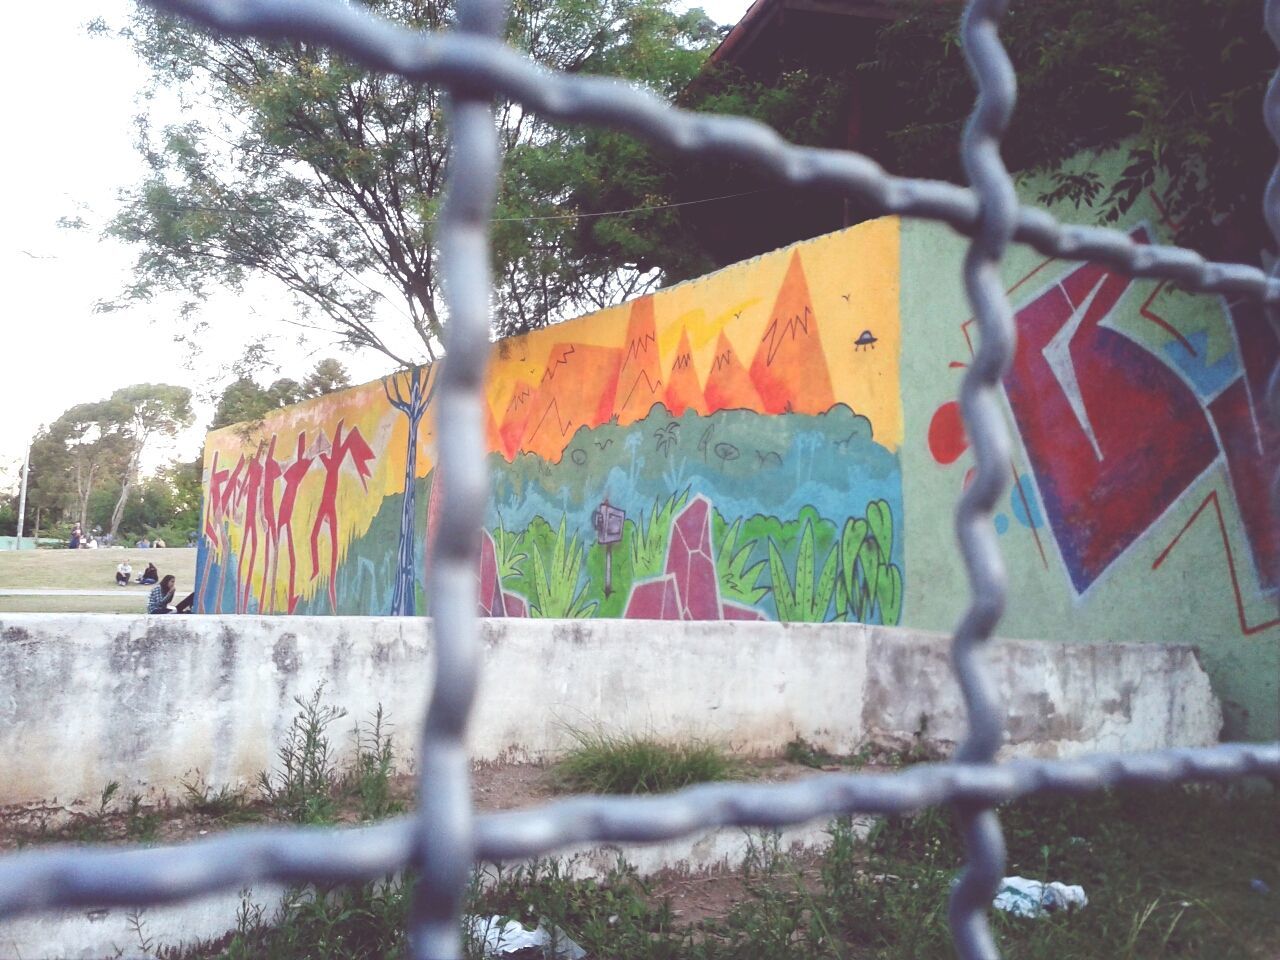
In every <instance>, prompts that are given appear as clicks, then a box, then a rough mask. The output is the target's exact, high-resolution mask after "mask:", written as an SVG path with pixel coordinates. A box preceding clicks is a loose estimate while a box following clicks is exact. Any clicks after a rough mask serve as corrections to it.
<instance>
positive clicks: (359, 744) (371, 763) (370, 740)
mask: <svg viewBox="0 0 1280 960" xmlns="http://www.w3.org/2000/svg"><path fill="white" fill-rule="evenodd" d="M353 736H354V738H355V747H356V755H355V761H354V762H353V764H352V767H351V769H350V770H349V771H348V773H347V776H346V785H347V790H348V792H349V793H350V794H351V795H352V796H354V797H355V798H356V799H357V800H358V801H359V803H360V819H361V820H382V819H384V818H386V817H389V816H392V815H393V814H397V813H403V812H404V804H403V803H402V802H400V801H399V800H396V799H394V798H393V797H392V795H391V776H392V774H394V773H395V770H396V755H395V746H394V744H393V742H392V738H391V724H390V723H389V722H388V721H387V718H386V716H385V715H384V714H383V712H382V704H378V709H377V710H376V711H375V712H374V715H373V719H372V720H368V721H366V722H365V723H364V724H363V725H361V724H359V723H357V724H356V727H355V730H354V732H353Z"/></svg>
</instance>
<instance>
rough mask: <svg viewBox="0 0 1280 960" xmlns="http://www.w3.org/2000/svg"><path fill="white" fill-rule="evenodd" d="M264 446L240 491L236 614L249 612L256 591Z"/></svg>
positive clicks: (257, 452)
mask: <svg viewBox="0 0 1280 960" xmlns="http://www.w3.org/2000/svg"><path fill="white" fill-rule="evenodd" d="M263 446H264V445H263V444H261V443H259V444H258V449H257V450H256V451H255V452H254V454H253V458H252V459H251V460H250V461H249V463H248V466H247V467H246V469H245V477H244V486H243V487H242V488H241V498H240V499H241V502H243V504H244V520H243V523H242V530H243V536H242V537H241V540H240V560H239V563H238V565H237V570H236V583H237V585H238V586H239V588H240V592H239V594H238V595H237V596H236V613H248V611H249V594H250V592H251V591H252V588H253V569H254V567H256V566H257V563H258V521H259V519H260V518H261V503H262V478H263V467H262V453H263ZM246 552H247V553H248V558H249V564H248V567H247V568H246V567H245V554H246Z"/></svg>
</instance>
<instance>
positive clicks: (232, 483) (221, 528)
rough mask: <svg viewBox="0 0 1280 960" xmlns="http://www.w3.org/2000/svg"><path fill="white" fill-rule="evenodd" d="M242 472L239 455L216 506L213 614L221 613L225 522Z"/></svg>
mask: <svg viewBox="0 0 1280 960" xmlns="http://www.w3.org/2000/svg"><path fill="white" fill-rule="evenodd" d="M243 470H244V455H243V454H241V455H240V457H239V458H238V459H237V460H236V465H235V467H233V468H232V470H231V473H230V474H228V476H227V482H226V486H224V487H223V488H222V502H221V503H219V504H218V513H217V517H216V520H217V523H218V526H217V534H218V554H219V557H220V559H219V561H218V596H217V599H216V600H215V601H214V607H213V609H214V612H215V613H221V612H222V596H223V589H224V588H225V586H226V581H227V562H228V560H229V559H230V557H231V535H230V533H228V531H227V521H228V520H229V519H230V518H231V511H232V509H233V507H234V505H235V503H236V501H237V500H238V499H239V497H240V486H241V484H242V483H243V482H244V481H243V480H241V479H240V474H241V472H242V471H243Z"/></svg>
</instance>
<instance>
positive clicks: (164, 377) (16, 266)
mask: <svg viewBox="0 0 1280 960" xmlns="http://www.w3.org/2000/svg"><path fill="white" fill-rule="evenodd" d="M688 5H689V6H694V5H698V6H701V7H703V9H705V10H706V11H707V12H708V13H709V14H710V15H711V16H712V17H713V18H714V19H716V20H717V21H719V22H721V23H733V22H735V21H737V20H738V19H739V18H740V17H741V16H742V14H743V13H744V12H745V11H746V8H747V7H748V6H749V5H750V0H705V2H702V3H696V4H695V3H689V4H688ZM129 9H130V0H97V2H91V0H61V2H46V3H15V4H11V5H10V6H9V8H8V9H7V11H6V15H5V16H6V29H5V41H4V55H3V58H0V64H2V66H0V70H2V71H3V73H4V75H3V77H2V78H0V82H2V83H3V87H2V89H3V90H4V100H5V107H6V110H5V113H6V114H7V116H6V117H5V120H6V127H7V130H8V135H7V136H6V137H5V138H4V140H5V143H6V146H5V148H4V149H3V150H0V183H3V184H4V185H5V188H6V193H7V195H6V197H5V203H4V214H3V217H0V278H3V288H4V306H3V310H4V318H5V319H4V323H3V325H2V326H0V331H2V334H0V335H3V337H4V346H3V347H2V348H0V489H12V488H13V487H14V486H15V485H16V480H17V473H18V468H19V467H20V465H21V462H22V457H23V452H24V450H25V448H26V444H27V442H28V440H29V439H30V438H31V436H32V435H33V434H34V433H35V431H36V430H37V429H38V428H39V426H40V425H42V424H47V423H49V422H50V421H52V420H53V419H55V418H56V417H57V416H58V415H59V414H60V413H62V411H63V410H65V409H67V408H68V407H70V406H71V405H73V404H76V403H83V402H88V401H93V400H99V399H102V398H104V397H106V396H107V395H109V394H110V393H111V391H112V390H115V389H116V388H118V387H123V386H127V385H128V384H131V383H140V382H168V383H181V384H185V385H188V386H190V387H192V389H193V390H194V391H196V393H197V395H201V394H203V395H205V396H208V395H209V394H210V393H211V392H212V391H214V390H216V389H217V388H218V387H219V386H220V385H221V383H224V382H225V380H226V374H225V372H224V371H225V370H226V368H227V367H228V365H229V364H230V363H232V362H233V361H234V360H236V359H237V358H238V357H239V356H240V353H241V351H242V350H243V348H244V346H245V345H246V344H247V343H249V342H250V341H252V340H253V339H255V338H259V337H261V335H262V333H263V331H264V329H270V326H271V325H270V324H269V323H268V321H269V319H270V318H271V316H272V315H274V314H278V313H285V314H290V315H291V307H290V303H289V300H288V298H287V297H285V296H283V295H280V296H274V295H273V294H272V291H269V290H267V289H262V290H255V292H254V296H253V297H252V298H251V299H252V302H247V301H249V300H250V298H244V299H237V298H235V297H233V296H230V295H227V296H222V297H219V298H216V299H215V300H214V301H212V302H211V303H210V304H209V305H208V306H207V307H206V308H205V312H204V317H205V319H207V320H209V321H210V322H211V323H212V324H213V326H214V328H215V329H216V333H215V334H212V335H210V336H208V337H206V338H205V343H204V345H203V347H202V350H201V352H200V354H199V355H198V356H197V357H194V358H192V357H189V356H188V354H187V352H186V351H185V350H184V349H182V348H180V347H179V346H178V345H177V344H175V343H174V334H175V332H176V326H175V324H176V321H175V320H174V319H173V318H172V306H171V305H158V306H153V307H148V308H146V309H142V308H137V309H133V310H130V311H122V312H117V313H111V314H99V313H94V312H93V305H94V303H95V302H96V301H98V300H101V299H104V298H110V297H112V296H114V295H115V294H116V293H118V292H119V290H120V289H121V288H122V287H123V286H124V284H125V283H126V282H127V280H128V278H129V273H130V267H131V264H132V252H131V251H130V249H129V248H127V247H125V246H124V245H122V244H116V243H113V242H109V241H106V240H103V239H101V238H100V236H99V235H98V229H99V228H100V226H101V224H102V223H103V222H104V220H105V219H106V218H107V217H108V216H109V215H110V214H111V213H112V211H113V210H114V209H115V198H116V192H117V190H118V189H119V188H121V187H123V186H127V185H130V184H132V183H134V182H136V181H137V180H138V179H139V178H140V176H141V173H142V163H141V160H140V159H139V158H138V156H137V154H136V153H135V151H134V148H133V117H134V116H135V114H136V113H137V112H138V106H137V103H136V102H135V95H136V94H137V92H138V91H139V90H140V89H141V87H142V84H143V82H144V79H145V77H144V72H143V70H142V68H141V67H140V66H139V64H138V63H137V62H136V61H135V59H134V57H133V54H132V52H131V51H130V49H129V47H128V45H127V44H126V43H125V42H123V41H121V40H118V39H116V38H105V37H90V36H88V35H87V34H86V32H85V24H86V23H87V22H88V21H89V20H90V19H92V18H93V17H96V16H101V17H103V18H104V19H106V20H107V22H108V23H111V24H120V23H122V22H123V21H124V19H125V18H126V16H127V15H128V11H129ZM74 215H80V216H83V217H84V218H85V219H86V220H87V221H88V222H89V223H90V225H91V229H89V230H86V231H67V230H62V229H59V228H58V226H57V220H58V218H59V217H62V216H74ZM273 348H274V353H273V355H274V360H275V363H276V364H277V365H278V367H279V374H278V375H280V376H295V377H296V376H301V375H302V374H303V373H305V372H306V370H307V369H308V368H309V367H310V366H311V365H312V364H314V363H315V361H316V360H317V359H319V358H321V357H324V356H338V357H339V358H340V359H342V361H343V362H344V363H346V365H347V367H348V369H349V370H350V371H351V374H352V378H353V380H354V381H356V382H360V381H364V380H369V379H372V378H373V377H376V376H378V375H379V374H380V373H382V372H384V371H385V369H386V366H387V364H386V361H385V360H384V359H382V358H381V357H380V356H378V355H376V354H368V355H360V354H355V355H352V354H344V353H339V352H338V351H337V350H336V349H335V347H334V345H333V344H332V342H331V341H326V339H325V338H324V337H322V336H320V335H318V334H317V335H315V338H313V339H312V340H309V341H306V342H302V343H299V342H297V336H296V332H294V333H288V334H284V333H282V334H281V335H280V336H279V337H278V338H277V339H276V340H275V341H274V342H273ZM266 376H268V377H269V376H272V374H267V375H266ZM210 413H211V408H210V407H209V406H208V405H207V404H202V405H201V406H200V407H199V409H198V414H197V418H198V423H197V428H195V429H193V430H192V431H190V432H189V433H188V434H187V435H185V436H183V437H182V438H180V440H179V441H178V442H177V443H176V444H175V445H174V446H173V447H172V448H171V449H169V450H166V451H157V452H156V459H157V460H162V459H167V458H168V457H169V456H173V455H182V456H191V455H194V452H195V451H196V450H197V449H198V447H199V444H200V437H201V435H202V432H203V425H204V423H206V422H207V420H208V418H209V416H210Z"/></svg>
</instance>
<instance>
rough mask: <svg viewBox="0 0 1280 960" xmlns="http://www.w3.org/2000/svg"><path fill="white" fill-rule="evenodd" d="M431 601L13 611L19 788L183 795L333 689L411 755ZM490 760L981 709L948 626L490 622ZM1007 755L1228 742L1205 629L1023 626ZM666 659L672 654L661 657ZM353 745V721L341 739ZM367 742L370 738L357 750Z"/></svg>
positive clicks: (998, 667)
mask: <svg viewBox="0 0 1280 960" xmlns="http://www.w3.org/2000/svg"><path fill="white" fill-rule="evenodd" d="M430 627H431V622H430V620H429V619H427V618H421V617H415V618H395V617H382V618H353V617H307V618H282V617H256V616H238V617H237V616H222V617H204V616H192V617H125V616H110V615H77V616H70V615H67V616H56V615H40V614H14V615H5V616H3V617H0V803H22V802H28V801H35V800H47V799H49V798H52V797H57V798H58V799H59V800H62V801H64V802H68V801H70V800H73V799H76V798H86V797H92V796H96V795H97V794H98V793H99V792H100V791H101V789H102V787H103V785H104V784H106V783H108V782H109V781H111V780H116V781H119V782H120V784H121V786H122V789H123V790H124V791H125V792H126V793H130V792H146V791H148V790H151V791H156V790H175V789H177V788H178V787H179V786H180V784H181V782H182V780H183V779H185V778H187V777H188V776H189V775H190V774H191V772H192V771H194V770H197V769H198V770H199V771H200V772H201V773H202V775H203V776H204V777H205V779H206V780H207V781H208V782H209V783H210V784H213V785H220V784H224V783H241V784H246V783H250V782H252V781H253V780H254V778H255V777H256V776H257V774H258V773H259V772H260V771H262V770H267V769H271V768H272V766H273V763H274V757H275V754H276V751H277V750H278V749H279V747H280V746H281V744H282V743H283V741H284V737H285V736H286V734H287V731H288V727H289V724H290V722H291V720H292V718H293V716H294V714H295V713H296V712H297V706H296V704H295V702H294V698H295V697H299V696H301V697H308V696H309V695H310V694H311V693H312V692H313V691H314V690H315V688H316V687H317V685H318V684H320V683H322V682H323V683H324V684H325V696H326V699H327V700H328V701H329V702H331V703H333V704H335V705H337V706H341V707H344V708H346V709H347V710H348V712H349V718H350V722H351V723H352V724H354V723H355V721H356V720H364V719H367V718H368V717H370V716H371V715H372V713H373V712H374V710H375V709H376V708H377V706H378V705H379V704H381V705H382V706H383V708H384V710H385V711H386V713H387V715H388V716H389V718H390V720H391V722H392V723H393V724H394V725H395V732H396V735H397V743H398V746H399V749H400V751H401V752H402V755H403V756H405V757H407V758H409V759H411V758H412V755H413V746H414V743H415V741H416V736H417V729H418V723H419V721H420V718H421V717H422V714H423V708H424V704H425V697H426V692H427V690H428V688H429V682H430V677H431V669H432V666H431V663H432V653H431V634H430ZM482 642H483V645H484V662H483V673H482V680H481V685H480V693H479V700H478V703H477V707H476V710H475V713H474V715H473V718H472V722H471V726H470V747H471V751H472V755H473V756H474V757H475V758H477V759H481V760H485V759H497V758H502V757H513V758H516V759H520V758H526V757H527V758H544V757H547V756H552V755H555V754H557V753H559V752H560V751H561V750H562V749H563V748H564V747H566V746H567V745H568V744H569V743H570V742H571V738H570V735H569V732H568V729H567V725H573V726H578V727H584V726H588V727H589V726H591V725H594V724H605V725H607V726H606V727H605V729H609V730H617V731H629V732H637V731H650V732H652V733H654V734H655V735H657V736H660V737H689V736H697V737H703V738H709V739H713V740H716V741H719V742H721V743H724V744H726V745H729V746H731V747H732V748H734V749H736V750H738V751H741V752H744V753H756V754H773V753H776V752H777V751H779V750H780V748H781V747H782V746H783V745H784V744H786V743H787V741H789V740H791V739H792V738H793V737H795V736H802V737H804V738H805V739H807V740H810V741H812V742H814V743H816V744H818V745H820V746H824V747H826V748H827V749H830V750H833V751H837V752H842V753H847V752H852V751H854V750H856V749H857V748H858V747H860V746H862V745H863V744H865V743H868V742H877V743H885V744H897V743H908V742H910V741H911V739H912V738H913V737H914V736H915V735H916V733H917V732H918V731H921V730H923V731H924V735H925V737H926V740H927V742H928V743H931V744H933V745H935V746H938V747H944V748H945V747H947V746H949V745H950V744H952V743H953V742H954V741H955V740H956V739H957V738H958V737H959V736H960V735H961V732H962V730H963V724H962V710H961V706H960V698H959V693H958V691H957V689H956V688H955V686H954V683H953V681H952V679H951V675H950V669H949V665H948V660H947V640H946V638H945V637H942V636H940V635H930V634H922V633H918V632H915V631H908V630H904V629H901V628H889V627H875V626H864V625H860V624H778V623H768V622H760V623H745V624H742V623H736V624H724V623H707V622H685V623H671V624H666V625H664V626H663V627H662V628H661V629H655V628H654V626H653V624H650V623H637V622H634V621H627V620H604V619H596V620H578V621H552V620H512V619H504V620H486V621H482ZM991 662H992V669H993V670H994V673H995V676H996V677H997V678H998V681H999V685H1000V688H1001V690H1002V692H1003V693H1004V695H1005V696H1006V699H1007V702H1008V709H1009V738H1008V742H1007V744H1006V747H1005V751H1004V752H1005V754H1006V755H1008V754H1035V755H1050V756H1058V755H1071V754H1076V753H1080V752H1084V751H1091V750H1111V749H1115V750H1140V749H1152V748H1158V747H1165V746H1173V745H1185V746H1201V745H1205V744H1210V743H1213V742H1216V740H1217V735H1218V731H1219V727H1220V725H1221V713H1220V710H1219V707H1218V704H1217V701H1216V700H1215V698H1214V697H1213V694H1212V693H1211V691H1210V688H1209V683H1208V678H1207V676H1206V675H1205V673H1204V671H1203V670H1202V669H1201V668H1200V666H1199V663H1198V661H1197V658H1196V655H1195V652H1194V651H1193V650H1192V649H1191V648H1189V647H1186V646H1166V645H1143V644H1097V645H1088V644H1053V643H1017V642H1006V643H1000V644H997V645H996V646H995V648H994V649H993V651H992V656H991ZM655 665H660V667H661V669H655ZM336 739H337V740H339V741H340V740H341V739H342V738H341V736H339V737H337V738H336ZM347 746H348V747H349V744H348V745H347Z"/></svg>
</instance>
